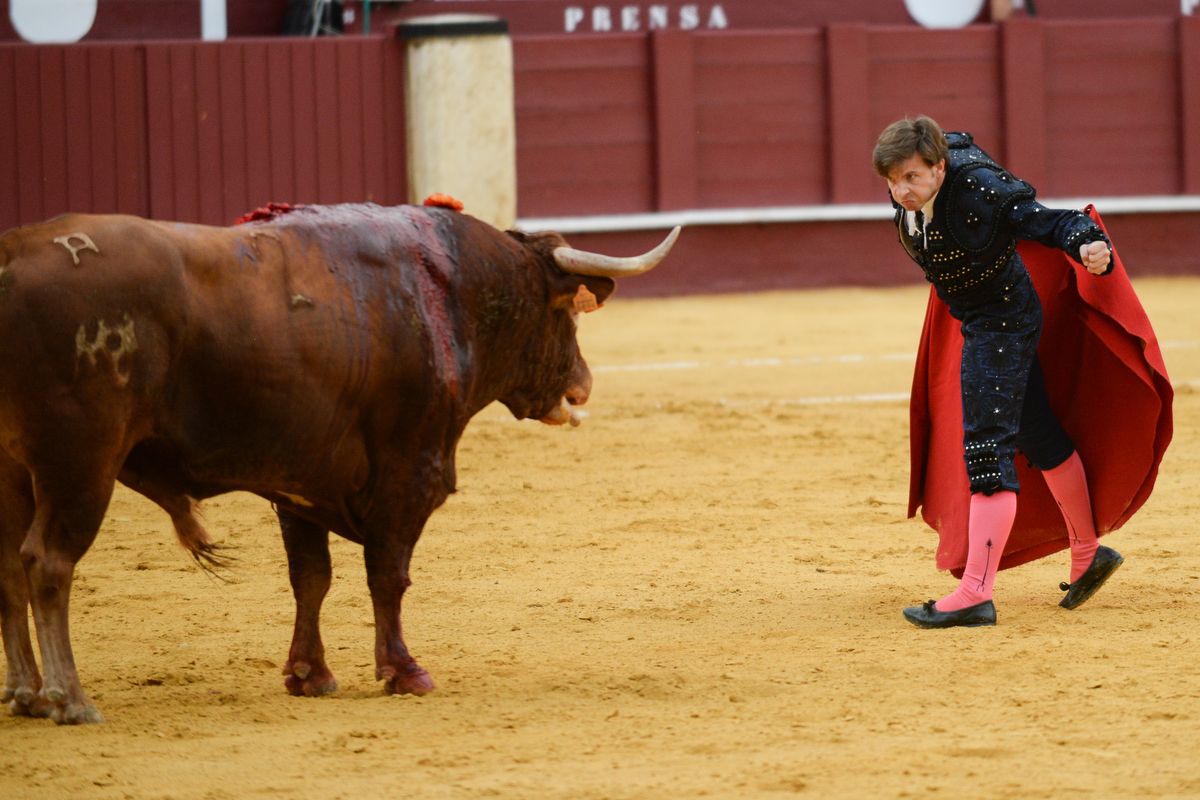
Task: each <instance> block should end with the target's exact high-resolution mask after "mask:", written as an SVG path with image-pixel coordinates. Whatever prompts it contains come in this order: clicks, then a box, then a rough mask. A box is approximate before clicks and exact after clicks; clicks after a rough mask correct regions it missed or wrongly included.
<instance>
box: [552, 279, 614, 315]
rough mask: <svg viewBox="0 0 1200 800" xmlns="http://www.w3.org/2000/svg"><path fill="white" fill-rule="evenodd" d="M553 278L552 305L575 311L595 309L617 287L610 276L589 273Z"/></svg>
mask: <svg viewBox="0 0 1200 800" xmlns="http://www.w3.org/2000/svg"><path fill="white" fill-rule="evenodd" d="M555 280H556V282H557V285H556V286H555V291H554V300H553V303H554V307H555V308H573V309H574V310H576V311H595V310H596V309H597V308H599V307H600V306H601V305H603V304H604V301H605V300H607V299H608V297H609V295H611V294H612V293H613V290H615V289H616V288H617V284H616V282H615V281H613V279H612V278H597V277H593V276H591V275H561V276H556V278H555Z"/></svg>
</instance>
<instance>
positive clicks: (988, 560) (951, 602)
mask: <svg viewBox="0 0 1200 800" xmlns="http://www.w3.org/2000/svg"><path fill="white" fill-rule="evenodd" d="M1016 516H1017V493H1016V492H996V493H995V494H993V495H986V494H973V495H971V514H970V520H969V523H968V524H969V526H970V527H968V529H967V540H968V547H967V565H966V567H965V568H964V570H963V576H962V580H961V581H959V583H958V588H957V589H955V590H954V591H953V592H951V593H950V594H948V595H946V596H945V597H943V598H942V599H941V600H938V601H937V605H936V606H935V608H937V610H938V611H958V610H959V609H960V608H967V607H968V606H974V605H978V604H979V603H982V602H984V601H985V600H991V599H992V585H993V584H994V583H995V582H996V570H997V569H999V567H1000V556H1001V555H1002V554H1003V553H1004V544H1005V543H1006V542H1007V541H1008V534H1009V532H1011V531H1012V525H1013V519H1015V518H1016Z"/></svg>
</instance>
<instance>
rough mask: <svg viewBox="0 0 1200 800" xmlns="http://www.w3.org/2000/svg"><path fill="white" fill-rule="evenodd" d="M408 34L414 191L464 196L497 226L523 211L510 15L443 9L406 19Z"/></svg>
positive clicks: (419, 197)
mask: <svg viewBox="0 0 1200 800" xmlns="http://www.w3.org/2000/svg"><path fill="white" fill-rule="evenodd" d="M399 33H400V35H401V36H403V37H404V38H405V39H406V40H407V42H408V46H407V58H406V66H405V109H406V115H407V136H406V138H407V147H408V199H409V201H410V202H414V203H420V202H422V201H423V200H424V199H425V198H426V197H428V196H429V195H431V194H435V193H440V194H448V195H452V196H453V197H455V198H457V199H458V200H461V201H462V203H463V205H464V208H463V211H464V212H465V213H468V214H471V215H472V216H475V217H478V218H479V219H482V220H485V221H486V222H489V223H491V224H492V225H495V226H496V227H498V228H509V227H512V226H513V225H514V224H515V222H516V219H517V146H516V118H515V112H514V110H513V60H512V40H511V39H509V37H508V23H507V22H505V21H504V20H502V19H499V18H497V17H491V16H481V15H470V14H442V15H437V16H432V17H416V18H413V19H409V20H406V21H404V22H403V23H401V25H400V27H399Z"/></svg>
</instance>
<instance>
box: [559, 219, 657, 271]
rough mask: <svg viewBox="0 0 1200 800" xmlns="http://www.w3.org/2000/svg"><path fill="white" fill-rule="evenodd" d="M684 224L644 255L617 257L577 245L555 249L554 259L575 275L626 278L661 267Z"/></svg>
mask: <svg viewBox="0 0 1200 800" xmlns="http://www.w3.org/2000/svg"><path fill="white" fill-rule="evenodd" d="M679 230H680V226H678V225H676V226H675V229H674V230H673V231H671V232H670V233H669V234H667V238H666V239H663V240H662V243H661V244H659V245H658V247H656V248H654V249H653V250H651V251H650V252H648V253H643V254H642V255H640V256H629V257H628V258H616V257H614V256H604V255H600V254H599V253H589V252H587V251H586V250H576V249H575V248H574V247H556V248H554V262H555V263H556V264H558V266H559V268H560V269H562V271H563V272H569V273H571V274H572V275H593V276H595V277H598V278H625V277H628V276H630V275H641V274H642V273H643V272H649V271H650V270H652V269H654V268H655V267H657V266H658V263H659V262H660V261H662V260H663V259H664V258H666V257H667V253H669V252H671V246H672V245H674V244H675V240H676V239H677V238H679Z"/></svg>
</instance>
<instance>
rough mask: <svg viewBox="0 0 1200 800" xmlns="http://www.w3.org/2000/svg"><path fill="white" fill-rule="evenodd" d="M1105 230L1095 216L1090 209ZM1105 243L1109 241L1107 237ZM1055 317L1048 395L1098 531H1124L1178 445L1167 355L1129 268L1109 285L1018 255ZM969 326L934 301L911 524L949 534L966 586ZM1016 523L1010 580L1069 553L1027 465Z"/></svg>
mask: <svg viewBox="0 0 1200 800" xmlns="http://www.w3.org/2000/svg"><path fill="white" fill-rule="evenodd" d="M1085 210H1086V212H1087V213H1088V214H1089V215H1090V216H1091V218H1092V219H1093V220H1095V221H1096V224H1098V225H1100V227H1101V228H1104V223H1103V222H1102V221H1101V220H1100V215H1099V214H1097V213H1096V210H1095V209H1094V208H1093V207H1092V206H1088V207H1087V209H1085ZM1106 232H1107V231H1106ZM1018 249H1019V251H1020V253H1021V258H1022V259H1024V261H1025V265H1026V266H1027V267H1028V268H1029V274H1030V275H1031V276H1032V278H1033V284H1034V286H1035V287H1036V289H1037V293H1038V296H1039V297H1040V298H1041V301H1042V309H1043V312H1044V316H1045V323H1044V328H1043V331H1042V339H1041V342H1040V344H1039V346H1038V356H1039V358H1040V360H1041V362H1042V371H1043V373H1045V378H1046V393H1047V395H1049V399H1050V407H1051V408H1052V409H1054V412H1055V414H1056V415H1057V417H1058V419H1059V422H1061V423H1062V425H1063V427H1064V428H1065V429H1066V431H1067V433H1068V434H1069V435H1070V437H1071V439H1072V440H1073V441H1074V442H1075V446H1076V449H1078V451H1079V456H1080V458H1081V459H1083V465H1084V468H1085V469H1086V470H1087V475H1088V487H1089V490H1090V492H1091V496H1092V512H1093V513H1094V514H1095V518H1096V529H1097V530H1098V531H1099V532H1100V533H1101V534H1104V533H1107V532H1109V531H1113V530H1116V529H1117V528H1119V527H1121V526H1122V525H1123V524H1125V522H1126V520H1128V519H1129V518H1130V517H1131V516H1133V514H1134V512H1136V511H1137V510H1138V509H1139V508H1140V507H1141V506H1142V504H1143V503H1144V502H1146V498H1148V497H1149V496H1150V491H1151V490H1152V489H1153V488H1154V479H1155V477H1156V476H1157V475H1158V465H1159V462H1160V461H1161V460H1162V456H1163V453H1164V452H1165V451H1166V449H1167V444H1168V443H1169V442H1170V441H1171V430H1172V427H1171V426H1172V421H1171V401H1172V399H1173V397H1174V392H1173V390H1172V388H1171V382H1170V380H1169V379H1168V378H1167V370H1166V366H1165V365H1164V364H1163V358H1162V352H1161V351H1160V350H1159V347H1158V340H1157V338H1155V335H1154V330H1153V329H1152V328H1151V327H1150V320H1148V319H1147V318H1146V312H1145V311H1144V310H1143V309H1142V305H1141V303H1140V302H1139V301H1138V299H1137V296H1136V295H1135V294H1134V291H1133V287H1132V286H1131V285H1130V283H1129V276H1128V274H1127V273H1126V272H1125V265H1124V264H1122V263H1121V257H1120V255H1118V254H1117V253H1116V252H1115V248H1114V253H1113V259H1114V261H1115V264H1114V266H1113V269H1112V271H1111V272H1110V273H1109V274H1108V275H1105V276H1095V275H1090V274H1089V273H1088V272H1087V271H1086V270H1085V269H1084V268H1083V267H1082V266H1080V265H1079V264H1077V263H1075V262H1074V261H1072V260H1071V259H1069V258H1067V256H1066V254H1065V253H1063V252H1062V251H1061V250H1053V249H1050V248H1047V247H1043V246H1041V245H1039V244H1036V243H1033V242H1022V243H1021V244H1020V245H1019V247H1018ZM961 354H962V334H961V332H960V331H959V323H958V321H957V320H955V319H954V318H953V317H951V316H950V313H949V311H948V309H947V307H946V304H945V303H943V302H942V301H941V300H940V299H939V298H938V296H937V295H936V294H935V293H934V292H933V291H930V295H929V306H928V308H927V310H926V313H925V329H924V330H923V331H922V333H921V344H920V347H919V349H918V352H917V363H916V372H915V374H914V376H913V387H912V399H911V404H910V408H909V416H910V437H911V439H910V441H911V446H912V476H911V479H910V482H909V495H908V515H909V516H910V517H912V516H915V515H916V513H917V509H918V508H920V509H921V518H922V519H924V520H925V522H927V523H928V524H929V525H930V526H931V527H933V528H934V529H935V530H936V531H937V532H938V534H939V537H940V541H939V544H938V551H937V566H938V569H948V570H950V571H951V572H952V573H954V574H955V575H961V573H962V569H963V566H964V564H965V563H966V560H967V514H968V509H969V505H970V488H969V486H968V483H967V475H966V470H965V468H964V467H963V443H962V436H963V434H962V400H961V397H960V395H959V364H960V359H961ZM1017 475H1018V478H1019V479H1020V482H1021V493H1020V499H1019V501H1018V504H1017V518H1016V522H1015V523H1014V525H1013V531H1012V534H1011V535H1010V537H1009V540H1008V545H1007V547H1006V548H1005V551H1004V555H1003V556H1002V557H1001V559H1000V569H1007V568H1008V567H1015V566H1017V565H1018V564H1024V563H1025V562H1027V561H1032V560H1034V559H1036V558H1041V557H1042V556H1046V555H1049V554H1051V553H1055V552H1058V551H1059V550H1062V549H1064V548H1066V547H1067V546H1068V544H1067V529H1066V525H1065V523H1064V522H1063V518H1062V514H1061V513H1060V512H1059V510H1058V506H1057V505H1056V504H1055V502H1054V498H1053V497H1052V496H1051V494H1050V490H1049V489H1047V488H1046V482H1045V481H1044V480H1043V479H1042V477H1041V472H1040V471H1038V470H1036V469H1033V468H1032V467H1030V466H1029V463H1028V462H1027V461H1026V459H1025V458H1024V457H1023V456H1022V455H1021V454H1020V453H1018V454H1017Z"/></svg>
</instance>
